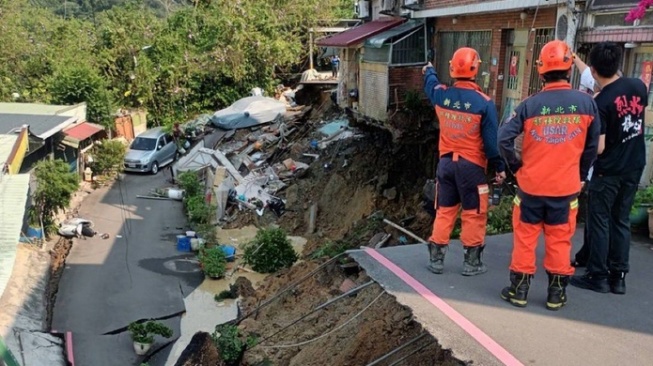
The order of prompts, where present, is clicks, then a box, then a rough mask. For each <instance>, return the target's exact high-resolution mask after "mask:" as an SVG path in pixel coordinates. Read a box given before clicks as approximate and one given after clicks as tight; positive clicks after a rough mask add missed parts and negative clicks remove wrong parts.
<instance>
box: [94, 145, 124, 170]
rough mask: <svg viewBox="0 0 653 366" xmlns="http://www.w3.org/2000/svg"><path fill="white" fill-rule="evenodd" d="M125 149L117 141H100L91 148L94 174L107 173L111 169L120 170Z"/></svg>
mask: <svg viewBox="0 0 653 366" xmlns="http://www.w3.org/2000/svg"><path fill="white" fill-rule="evenodd" d="M126 153H127V149H126V148H125V145H123V144H122V142H120V141H118V140H107V141H102V143H101V144H96V145H95V146H94V147H93V151H92V155H93V168H94V170H95V172H96V173H107V172H109V171H111V170H113V169H116V168H117V169H118V170H122V162H123V160H124V158H125V154H126Z"/></svg>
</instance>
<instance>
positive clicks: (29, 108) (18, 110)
mask: <svg viewBox="0 0 653 366" xmlns="http://www.w3.org/2000/svg"><path fill="white" fill-rule="evenodd" d="M80 105H85V103H80V104H75V105H55V104H41V103H7V102H0V111H2V113H15V114H47V115H66V114H68V113H69V112H70V111H72V110H74V109H75V108H77V107H79V106H80Z"/></svg>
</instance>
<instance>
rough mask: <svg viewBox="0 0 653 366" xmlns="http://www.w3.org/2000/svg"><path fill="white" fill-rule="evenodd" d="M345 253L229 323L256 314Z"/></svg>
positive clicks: (237, 321)
mask: <svg viewBox="0 0 653 366" xmlns="http://www.w3.org/2000/svg"><path fill="white" fill-rule="evenodd" d="M346 254H347V252H343V253H340V254H338V255H336V256H335V257H333V258H331V259H329V260H328V261H326V262H324V263H322V264H321V265H319V266H318V267H317V268H315V269H314V270H312V271H311V272H309V273H308V274H307V275H305V276H304V277H302V278H300V279H299V280H297V281H295V282H294V283H292V284H290V285H288V286H287V287H286V288H284V289H282V290H279V292H277V293H276V294H275V295H274V296H272V297H271V298H269V299H268V300H266V301H264V302H263V303H262V304H261V305H259V306H257V307H256V309H254V310H252V311H250V312H249V313H247V314H245V315H244V316H243V317H242V318H239V319H235V320H234V321H232V322H229V323H230V324H233V325H238V324H240V323H241V322H242V321H243V320H245V319H247V318H249V317H250V316H252V315H254V314H256V313H257V312H258V311H259V310H261V309H263V308H264V307H266V306H268V305H270V304H271V303H272V302H274V300H276V299H277V298H278V297H280V296H281V295H283V294H284V293H286V292H288V291H289V290H290V289H293V288H295V287H296V286H297V285H299V284H300V283H302V282H304V281H306V280H307V279H308V278H310V277H311V276H313V275H314V274H316V273H317V272H318V271H319V270H320V269H322V268H324V267H326V266H327V265H329V264H331V263H333V262H335V261H336V260H337V259H338V258H340V257H341V256H343V255H346Z"/></svg>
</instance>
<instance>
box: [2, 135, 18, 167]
mask: <svg viewBox="0 0 653 366" xmlns="http://www.w3.org/2000/svg"><path fill="white" fill-rule="evenodd" d="M16 140H18V135H0V165H2V164H4V163H5V162H6V161H7V159H8V158H9V155H10V154H11V150H12V149H13V148H14V144H15V143H16Z"/></svg>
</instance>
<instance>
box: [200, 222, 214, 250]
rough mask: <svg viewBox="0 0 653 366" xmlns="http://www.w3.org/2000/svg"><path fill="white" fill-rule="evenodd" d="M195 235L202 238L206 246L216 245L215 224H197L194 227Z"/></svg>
mask: <svg viewBox="0 0 653 366" xmlns="http://www.w3.org/2000/svg"><path fill="white" fill-rule="evenodd" d="M195 231H196V232H197V235H198V236H199V237H200V238H202V239H204V244H205V245H206V246H208V247H211V246H214V245H218V235H217V234H216V232H215V226H214V225H211V224H199V225H197V227H196V228H195Z"/></svg>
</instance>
